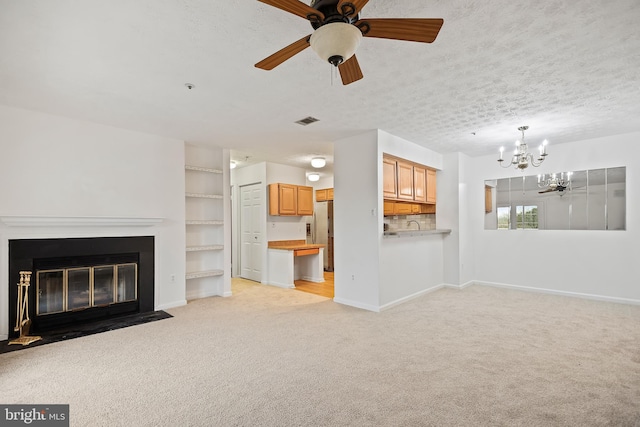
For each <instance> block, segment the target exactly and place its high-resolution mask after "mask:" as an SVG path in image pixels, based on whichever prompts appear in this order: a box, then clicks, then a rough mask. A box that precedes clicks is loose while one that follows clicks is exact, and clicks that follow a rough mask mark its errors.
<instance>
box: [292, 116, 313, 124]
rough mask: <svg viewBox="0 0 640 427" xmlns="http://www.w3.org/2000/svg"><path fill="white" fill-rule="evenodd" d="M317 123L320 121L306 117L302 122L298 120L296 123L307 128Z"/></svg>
mask: <svg viewBox="0 0 640 427" xmlns="http://www.w3.org/2000/svg"><path fill="white" fill-rule="evenodd" d="M317 121H318V119H316V118H315V117H311V116H309V117H305V118H304V119H302V120H298V121H297V122H296V123H297V124H299V125H302V126H307V125H310V124H311V123H313V122H317Z"/></svg>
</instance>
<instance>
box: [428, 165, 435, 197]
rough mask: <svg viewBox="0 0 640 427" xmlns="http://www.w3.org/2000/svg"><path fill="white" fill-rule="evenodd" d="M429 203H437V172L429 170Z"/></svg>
mask: <svg viewBox="0 0 640 427" xmlns="http://www.w3.org/2000/svg"><path fill="white" fill-rule="evenodd" d="M427 203H433V204H435V203H436V171H435V170H433V169H427Z"/></svg>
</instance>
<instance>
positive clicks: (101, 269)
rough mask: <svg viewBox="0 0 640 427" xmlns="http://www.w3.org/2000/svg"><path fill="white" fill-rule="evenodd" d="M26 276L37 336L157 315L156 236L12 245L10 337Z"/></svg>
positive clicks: (31, 241) (25, 241)
mask: <svg viewBox="0 0 640 427" xmlns="http://www.w3.org/2000/svg"><path fill="white" fill-rule="evenodd" d="M20 271H30V272H31V273H32V280H31V286H30V288H29V314H30V317H31V320H32V326H31V330H32V331H33V332H34V333H40V334H41V333H46V331H51V330H56V329H61V328H63V329H66V330H70V331H72V330H73V328H74V326H75V327H79V326H81V325H82V326H86V324H88V323H91V322H96V321H101V320H104V319H108V318H116V317H120V316H125V315H130V314H134V313H146V312H152V311H153V310H154V238H153V236H134V237H95V238H68V239H21V240H9V325H10V330H9V332H10V333H9V335H10V337H11V336H17V335H18V333H17V332H15V331H14V330H13V327H14V326H15V324H16V316H17V313H16V311H17V301H18V289H17V288H18V287H17V286H16V284H17V283H18V281H19V280H20Z"/></svg>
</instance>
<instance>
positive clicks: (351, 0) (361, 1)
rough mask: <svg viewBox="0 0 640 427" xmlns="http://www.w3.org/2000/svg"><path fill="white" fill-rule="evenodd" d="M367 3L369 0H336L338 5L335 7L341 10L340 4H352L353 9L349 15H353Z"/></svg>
mask: <svg viewBox="0 0 640 427" xmlns="http://www.w3.org/2000/svg"><path fill="white" fill-rule="evenodd" d="M367 3H369V0H340V1H339V2H338V6H336V8H337V9H338V10H339V11H342V6H343V5H348V4H351V5H353V7H354V11H353V13H349V16H355V15H357V14H358V13H359V12H360V11H361V10H362V8H363V7H364V6H365V5H366V4H367Z"/></svg>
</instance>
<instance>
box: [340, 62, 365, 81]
mask: <svg viewBox="0 0 640 427" xmlns="http://www.w3.org/2000/svg"><path fill="white" fill-rule="evenodd" d="M338 70H340V77H341V78H342V84H343V85H348V84H351V83H353V82H356V81H358V80H360V79H361V78H362V77H364V76H363V75H362V70H361V69H360V64H358V60H357V59H356V56H355V55H353V56H352V57H351V58H349V59H347V60H346V61H345V62H343V63H342V64H340V65H338Z"/></svg>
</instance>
